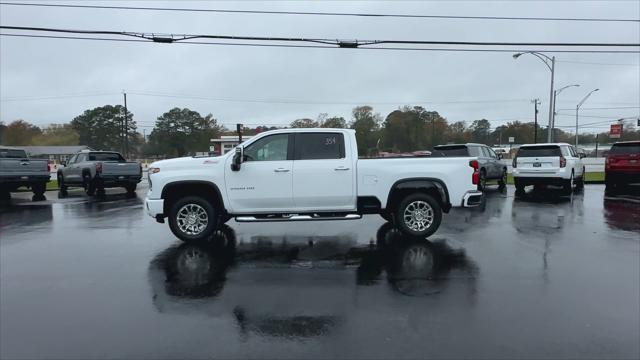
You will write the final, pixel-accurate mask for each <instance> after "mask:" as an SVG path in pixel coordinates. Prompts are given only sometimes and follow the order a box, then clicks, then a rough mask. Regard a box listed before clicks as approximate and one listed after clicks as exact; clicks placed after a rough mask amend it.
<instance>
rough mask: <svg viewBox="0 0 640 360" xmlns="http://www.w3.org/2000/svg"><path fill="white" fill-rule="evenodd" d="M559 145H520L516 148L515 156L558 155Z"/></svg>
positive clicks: (560, 153) (559, 153) (559, 152)
mask: <svg viewBox="0 0 640 360" xmlns="http://www.w3.org/2000/svg"><path fill="white" fill-rule="evenodd" d="M560 155H562V152H561V151H560V146H556V145H542V146H522V147H520V149H518V154H517V155H516V156H517V157H544V156H560Z"/></svg>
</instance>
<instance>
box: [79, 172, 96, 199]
mask: <svg viewBox="0 0 640 360" xmlns="http://www.w3.org/2000/svg"><path fill="white" fill-rule="evenodd" d="M82 182H83V185H84V191H85V192H86V193H87V195H89V196H93V195H95V194H96V182H95V181H93V180H91V175H89V174H85V175H84V176H83V177H82Z"/></svg>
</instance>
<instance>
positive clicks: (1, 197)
mask: <svg viewBox="0 0 640 360" xmlns="http://www.w3.org/2000/svg"><path fill="white" fill-rule="evenodd" d="M9 200H11V192H10V191H9V189H4V188H1V189H0V201H9Z"/></svg>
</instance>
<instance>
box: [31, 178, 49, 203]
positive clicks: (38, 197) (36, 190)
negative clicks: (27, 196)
mask: <svg viewBox="0 0 640 360" xmlns="http://www.w3.org/2000/svg"><path fill="white" fill-rule="evenodd" d="M31 190H32V191H33V196H32V197H31V201H43V200H47V198H46V197H44V192H45V191H46V190H47V183H46V182H43V183H37V184H33V185H32V186H31Z"/></svg>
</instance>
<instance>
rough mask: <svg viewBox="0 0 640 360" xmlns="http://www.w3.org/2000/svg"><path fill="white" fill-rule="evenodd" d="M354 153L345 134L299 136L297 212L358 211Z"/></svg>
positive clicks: (295, 186)
mask: <svg viewBox="0 0 640 360" xmlns="http://www.w3.org/2000/svg"><path fill="white" fill-rule="evenodd" d="M355 174H356V169H355V159H354V151H348V150H347V149H346V148H345V139H344V134H343V133H338V132H333V133H332V132H327V133H322V132H309V133H296V134H295V145H294V154H293V201H294V203H295V208H296V210H297V211H305V210H325V211H328V210H343V211H352V210H355V208H356V189H355Z"/></svg>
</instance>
